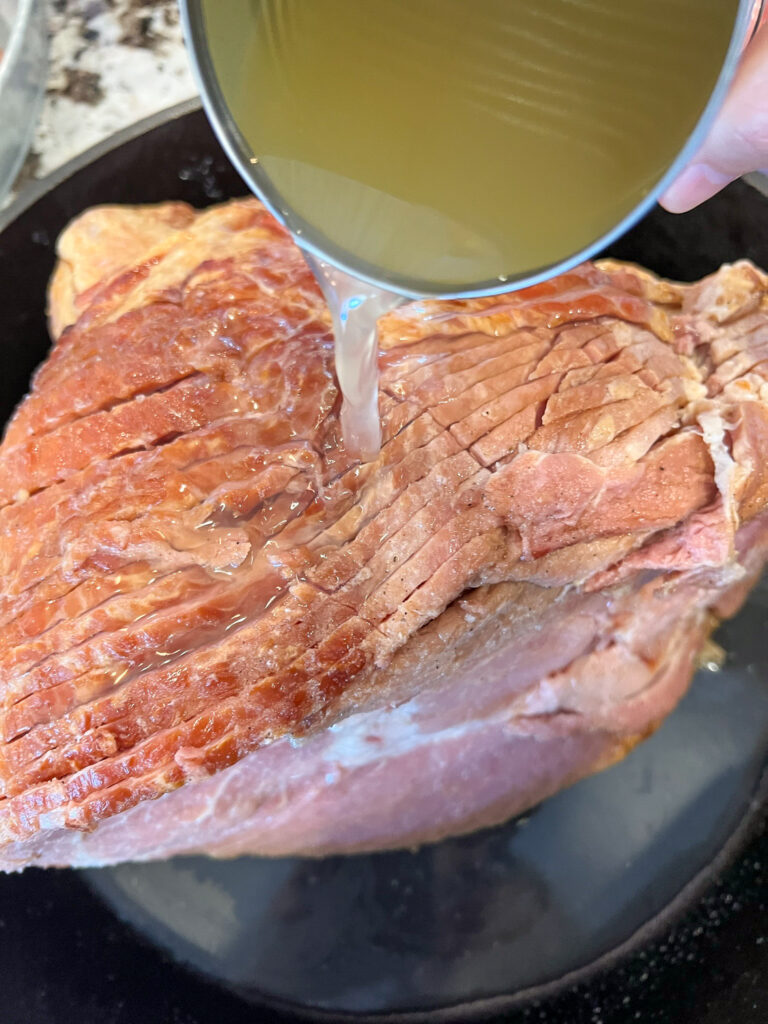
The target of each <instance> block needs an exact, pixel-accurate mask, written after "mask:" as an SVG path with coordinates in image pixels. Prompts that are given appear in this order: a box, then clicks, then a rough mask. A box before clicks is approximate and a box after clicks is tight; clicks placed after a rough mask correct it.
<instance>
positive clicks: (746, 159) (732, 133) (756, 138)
mask: <svg viewBox="0 0 768 1024" xmlns="http://www.w3.org/2000/svg"><path fill="white" fill-rule="evenodd" d="M763 168H768V24H765V23H764V24H763V26H762V28H761V29H760V30H759V32H758V33H757V35H756V36H755V37H754V39H753V40H752V42H751V43H750V44H749V46H748V47H747V49H746V51H745V53H744V57H743V59H742V62H741V64H740V65H739V68H738V70H737V72H736V75H735V77H734V80H733V82H732V83H731V88H730V91H729V93H728V96H727V97H726V100H725V103H724V104H723V107H722V109H721V111H720V113H719V114H718V116H717V119H716V120H715V123H714V124H713V125H712V127H711V129H710V131H709V134H708V135H707V137H706V139H705V140H704V144H703V146H702V147H701V149H700V150H699V151H698V153H697V154H696V156H695V157H694V158H693V160H692V161H691V162H690V164H689V165H688V166H687V167H686V169H685V170H684V171H683V173H682V174H681V175H680V177H679V178H678V179H677V180H676V181H675V182H674V183H673V184H672V185H671V186H670V187H669V188H668V189H667V190H666V192H665V193H664V194H663V195H662V197H661V199H660V200H659V202H660V203H661V205H662V206H663V207H665V209H667V210H669V211H670V213H684V212H685V211H686V210H690V209H692V208H693V207H694V206H698V205H699V203H703V202H704V200H705V199H709V198H710V197H711V196H713V195H715V193H717V192H719V191H720V189H722V188H724V187H725V186H726V185H727V184H728V183H729V182H731V181H734V180H735V179H736V178H740V177H741V176H742V175H743V174H748V173H749V172H750V171H758V170H761V169H763Z"/></svg>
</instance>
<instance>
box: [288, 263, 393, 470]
mask: <svg viewBox="0 0 768 1024" xmlns="http://www.w3.org/2000/svg"><path fill="white" fill-rule="evenodd" d="M305 255H306V259H307V262H308V263H309V265H310V267H311V268H312V271H313V272H314V274H315V277H316V278H317V280H318V282H319V284H320V287H321V288H322V290H323V294H324V295H325V299H326V302H327V303H328V308H329V310H330V313H331V318H332V320H333V337H334V355H335V361H336V377H337V379H338V382H339V388H340V389H341V394H342V405H341V433H342V437H343V438H344V444H345V446H346V447H347V449H348V450H349V451H350V452H352V453H353V454H354V455H357V456H358V457H359V458H360V459H361V460H362V461H363V462H368V461H370V460H371V459H375V458H376V456H377V455H378V453H379V448H380V447H381V420H380V418H379V365H378V356H379V346H378V331H377V328H376V322H377V320H378V318H379V317H380V316H383V314H384V313H388V312H389V311H390V310H392V309H395V308H396V307H397V306H399V305H400V304H401V303H403V302H404V301H405V300H404V299H403V297H402V296H401V295H397V294H396V293H395V292H390V291H386V290H385V289H383V288H377V287H376V286H375V285H371V284H367V283H366V282H364V281H359V280H358V279H357V278H355V277H352V276H351V275H350V274H347V273H345V272H344V271H343V270H338V269H337V268H336V267H334V266H332V265H331V264H330V263H326V262H325V261H324V260H320V259H318V258H317V257H316V256H312V255H310V254H305Z"/></svg>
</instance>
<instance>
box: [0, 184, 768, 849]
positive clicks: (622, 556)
mask: <svg viewBox="0 0 768 1024" xmlns="http://www.w3.org/2000/svg"><path fill="white" fill-rule="evenodd" d="M59 251H60V256H61V260H60V263H59V266H58V268H57V271H56V273H55V275H54V278H53V281H52V286H51V293H50V301H51V308H50V318H51V325H52V331H53V333H54V335H59V336H58V337H57V340H56V342H55V344H54V347H53V349H52V352H51V354H50V356H49V358H48V360H47V361H46V362H45V363H44V364H43V366H42V367H41V368H40V369H39V370H38V372H37V374H36V377H35V380H34V383H33V386H32V389H31V392H30V394H29V395H28V397H27V398H26V399H25V400H24V402H22V404H21V405H20V407H19V408H18V410H17V412H16V414H15V415H14V417H13V419H12V420H11V422H10V424H9V425H8V428H7V431H6V435H5V439H4V442H3V445H2V447H1V448H0V503H1V504H2V511H0V516H2V529H0V561H1V563H2V579H3V590H2V595H1V596H0V621H2V633H1V634H0V700H1V704H0V727H1V729H2V733H1V745H0V796H1V797H2V799H0V846H1V847H2V849H1V850H0V864H1V865H2V866H4V867H6V868H15V867H20V866H24V865H25V864H27V863H40V864H66V863H107V862H110V861H115V860H120V859H128V858H132V857H155V856H164V855H168V854H169V853H173V852H191V851H200V850H203V851H207V852H213V853H219V854H234V853H242V852H266V853H286V852H308V853H321V852H327V851H329V850H347V849H364V848H379V847H383V846H392V845H402V844H403V843H413V842H418V841H423V840H425V839H435V838H439V837H440V836H442V835H446V834H450V833H455V832H459V831H462V830H466V829H468V828H474V827H477V826H478V825H480V824H489V823H492V822H495V821H499V820H502V819H503V818H504V817H507V816H508V815H510V814H512V813H515V812H517V811H520V810H523V809H524V808H525V807H527V806H529V805H530V804H531V803H532V802H535V801H537V800H539V799H541V798H542V797H544V796H547V795H549V794H550V793H551V792H553V791H554V790H556V789H557V788H559V787H560V786H562V785H564V784H566V783H568V782H570V781H573V780H574V779H576V778H578V777H580V776H582V775H584V774H586V773H587V772H589V771H593V770H595V769H596V768H599V767H602V766H604V765H605V764H607V763H610V762H611V761H612V760H615V759H616V758H617V757H620V756H622V755H623V754H624V753H625V752H626V751H627V750H628V749H629V748H630V747H631V746H632V745H633V744H634V743H635V742H637V741H638V740H639V739H641V738H642V737H643V736H645V735H647V734H648V733H649V732H651V731H652V730H653V729H654V728H655V727H656V726H657V725H658V723H659V722H660V721H661V719H662V718H663V717H664V716H665V715H666V714H667V713H668V712H669V711H671V710H672V708H673V707H674V705H675V703H676V702H677V700H678V699H679V698H680V696H681V695H682V693H683V692H684V691H685V688H686V686H687V685H688V682H689V679H690V676H691V673H692V670H693V666H694V663H695V658H696V655H697V652H698V650H699V648H700V646H701V644H702V642H703V641H704V639H705V638H706V636H707V635H708V633H709V631H710V630H711V629H712V627H713V625H714V623H715V622H716V621H717V617H718V616H720V615H725V614H731V613H732V612H733V611H734V610H735V608H736V607H738V604H739V602H740V600H742V599H743V596H744V594H745V593H746V590H747V589H748V586H749V585H750V584H751V583H752V582H753V581H754V579H755V577H756V575H757V574H758V573H759V571H760V569H761V567H762V564H763V561H764V559H765V555H766V549H767V548H768V514H766V506H768V391H767V390H766V388H767V386H768V385H767V381H768V374H767V372H766V370H767V368H768V317H767V316H766V309H768V279H767V278H766V277H765V275H764V274H763V273H762V272H761V271H759V270H757V269H756V268H755V267H753V266H752V265H751V264H749V263H746V262H743V263H739V264H736V265H734V266H731V267H725V268H723V269H722V270H721V271H719V272H718V273H717V274H715V275H713V276H712V277H710V278H708V279H705V280H704V281H702V282H701V283H699V284H696V285H689V286H680V285H675V284H670V283H667V282H663V281H659V280H657V279H656V278H654V277H653V276H652V275H650V274H648V273H647V272H645V271H641V270H639V269H637V268H634V267H631V266H626V265H619V264H614V263H604V264H602V265H600V266H593V265H584V266H582V267H580V268H578V269H576V270H574V271H572V272H570V273H568V274H565V275H563V276H561V277H559V278H557V279H554V280H552V281H549V282H547V283H545V284H542V285H538V286H536V287H534V288H531V289H528V290H526V291H522V292H518V293H514V294H511V295H505V296H495V297H491V298H482V299H474V300H469V301H463V302H458V301H454V302H442V303H441V302H417V303H413V304H411V305H409V306H406V307H404V308H402V309H400V310H398V311H396V312H394V313H391V314H389V315H387V316H386V317H384V318H383V319H382V321H381V322H380V350H381V351H380V370H381V386H380V412H381V417H382V428H383V437H384V443H383V447H382V450H381V453H380V455H379V457H378V458H377V459H376V460H375V461H374V462H372V463H368V464H365V465H360V464H359V463H358V462H357V461H356V460H355V459H354V458H352V457H351V456H350V455H348V454H347V452H346V451H345V448H344V445H343V441H342V438H341V436H340V431H339V425H338V413H339V405H340V402H339V395H338V392H337V388H336V383H335V377H334V372H333V346H332V338H331V333H330V328H329V318H328V313H327V310H326V308H325V306H324V304H323V302H322V299H321V296H320V293H319V291H318V289H317V287H316V285H315V282H314V280H313V278H312V276H311V274H310V272H309V270H308V268H307V267H306V265H305V263H304V261H303V260H302V258H301V256H300V254H299V252H298V250H297V249H296V248H295V247H294V245H293V244H292V242H291V240H290V238H289V237H288V235H287V234H286V233H285V232H284V231H283V230H282V228H280V227H279V226H278V225H277V224H276V222H275V221H274V220H273V219H272V218H271V217H270V216H269V214H268V213H267V212H266V211H265V210H264V209H263V208H262V207H261V206H260V204H259V203H258V202H256V201H255V200H243V201H238V202H233V203H230V204H227V205H224V206H220V207H214V208H211V209H209V210H207V211H205V212H202V213H196V212H194V211H192V210H191V209H190V208H188V207H185V206H184V205H183V204H168V205H166V206H164V207H158V208H148V207H145V208H134V209H125V208H124V209H118V208H102V209H98V210H93V211H89V212H88V213H86V214H85V215H83V217H81V218H80V219H79V220H78V221H76V222H75V223H74V224H73V225H72V226H71V227H70V228H69V229H68V230H67V231H66V232H65V234H64V236H63V237H62V239H61V240H60V243H59Z"/></svg>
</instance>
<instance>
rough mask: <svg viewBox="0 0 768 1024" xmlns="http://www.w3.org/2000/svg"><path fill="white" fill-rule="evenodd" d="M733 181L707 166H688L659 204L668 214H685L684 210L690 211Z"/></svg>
mask: <svg viewBox="0 0 768 1024" xmlns="http://www.w3.org/2000/svg"><path fill="white" fill-rule="evenodd" d="M733 180H734V178H733V176H731V175H728V174H721V172H720V171H716V170H715V169H714V167H710V165H709V164H690V165H689V166H688V167H686V169H685V170H684V171H683V173H682V174H681V175H680V177H679V178H678V179H677V180H676V181H675V182H673V183H672V185H670V187H669V188H668V189H667V191H666V192H665V193H664V194H663V195H662V197H661V198H660V199H659V202H660V203H661V205H662V206H663V207H664V208H665V209H666V210H669V212H670V213H685V212H686V210H692V209H693V208H694V206H698V205H699V203H703V202H704V201H705V200H707V199H711V198H712V196H714V195H716V194H717V193H718V192H719V191H720V189H722V188H725V186H726V185H729V184H730V183H731V182H732V181H733Z"/></svg>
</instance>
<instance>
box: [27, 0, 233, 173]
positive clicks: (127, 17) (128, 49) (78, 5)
mask: <svg viewBox="0 0 768 1024" xmlns="http://www.w3.org/2000/svg"><path fill="white" fill-rule="evenodd" d="M223 2H226V0H223ZM48 4H49V13H48V23H49V31H50V57H49V59H50V64H49V74H48V85H47V91H46V96H45V101H44V105H43V108H42V111H41V115H40V121H39V124H38V127H37V132H36V135H35V139H34V141H33V143H32V147H31V149H30V151H29V154H28V156H27V159H26V162H25V163H24V166H23V168H22V170H21V173H20V174H19V178H18V179H17V183H16V188H15V191H16V192H17V193H18V191H20V190H21V189H22V188H23V187H24V185H25V184H27V183H29V182H30V181H31V180H34V179H36V178H40V177H44V176H45V175H46V174H50V172H51V171H53V170H55V168H56V167H58V166H59V165H61V164H63V163H65V162H66V161H67V160H70V159H72V157H74V156H76V155H77V154H78V153H81V152H82V151H83V150H85V149H87V148H88V147H89V146H92V145H94V144H95V143H96V142H99V141H100V140H101V139H103V138H106V137H107V136H109V135H112V134H113V133H114V132H116V131H119V130H120V129H121V128H125V127H126V126H128V125H130V124H133V123H134V122H136V121H139V120H141V118H143V117H147V116H148V115H149V114H153V113H155V112H156V111H158V110H162V109H164V108H166V107H170V106H173V104H175V103H179V102H180V101H181V100H185V99H188V98H189V97H191V96H194V95H195V94H196V92H197V90H196V88H195V84H194V81H193V79H192V74H191V72H190V69H189V63H188V60H187V55H186V52H185V48H184V42H183V39H182V33H181V26H180V24H179V11H178V6H177V3H176V0H150V2H141V0H48Z"/></svg>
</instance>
